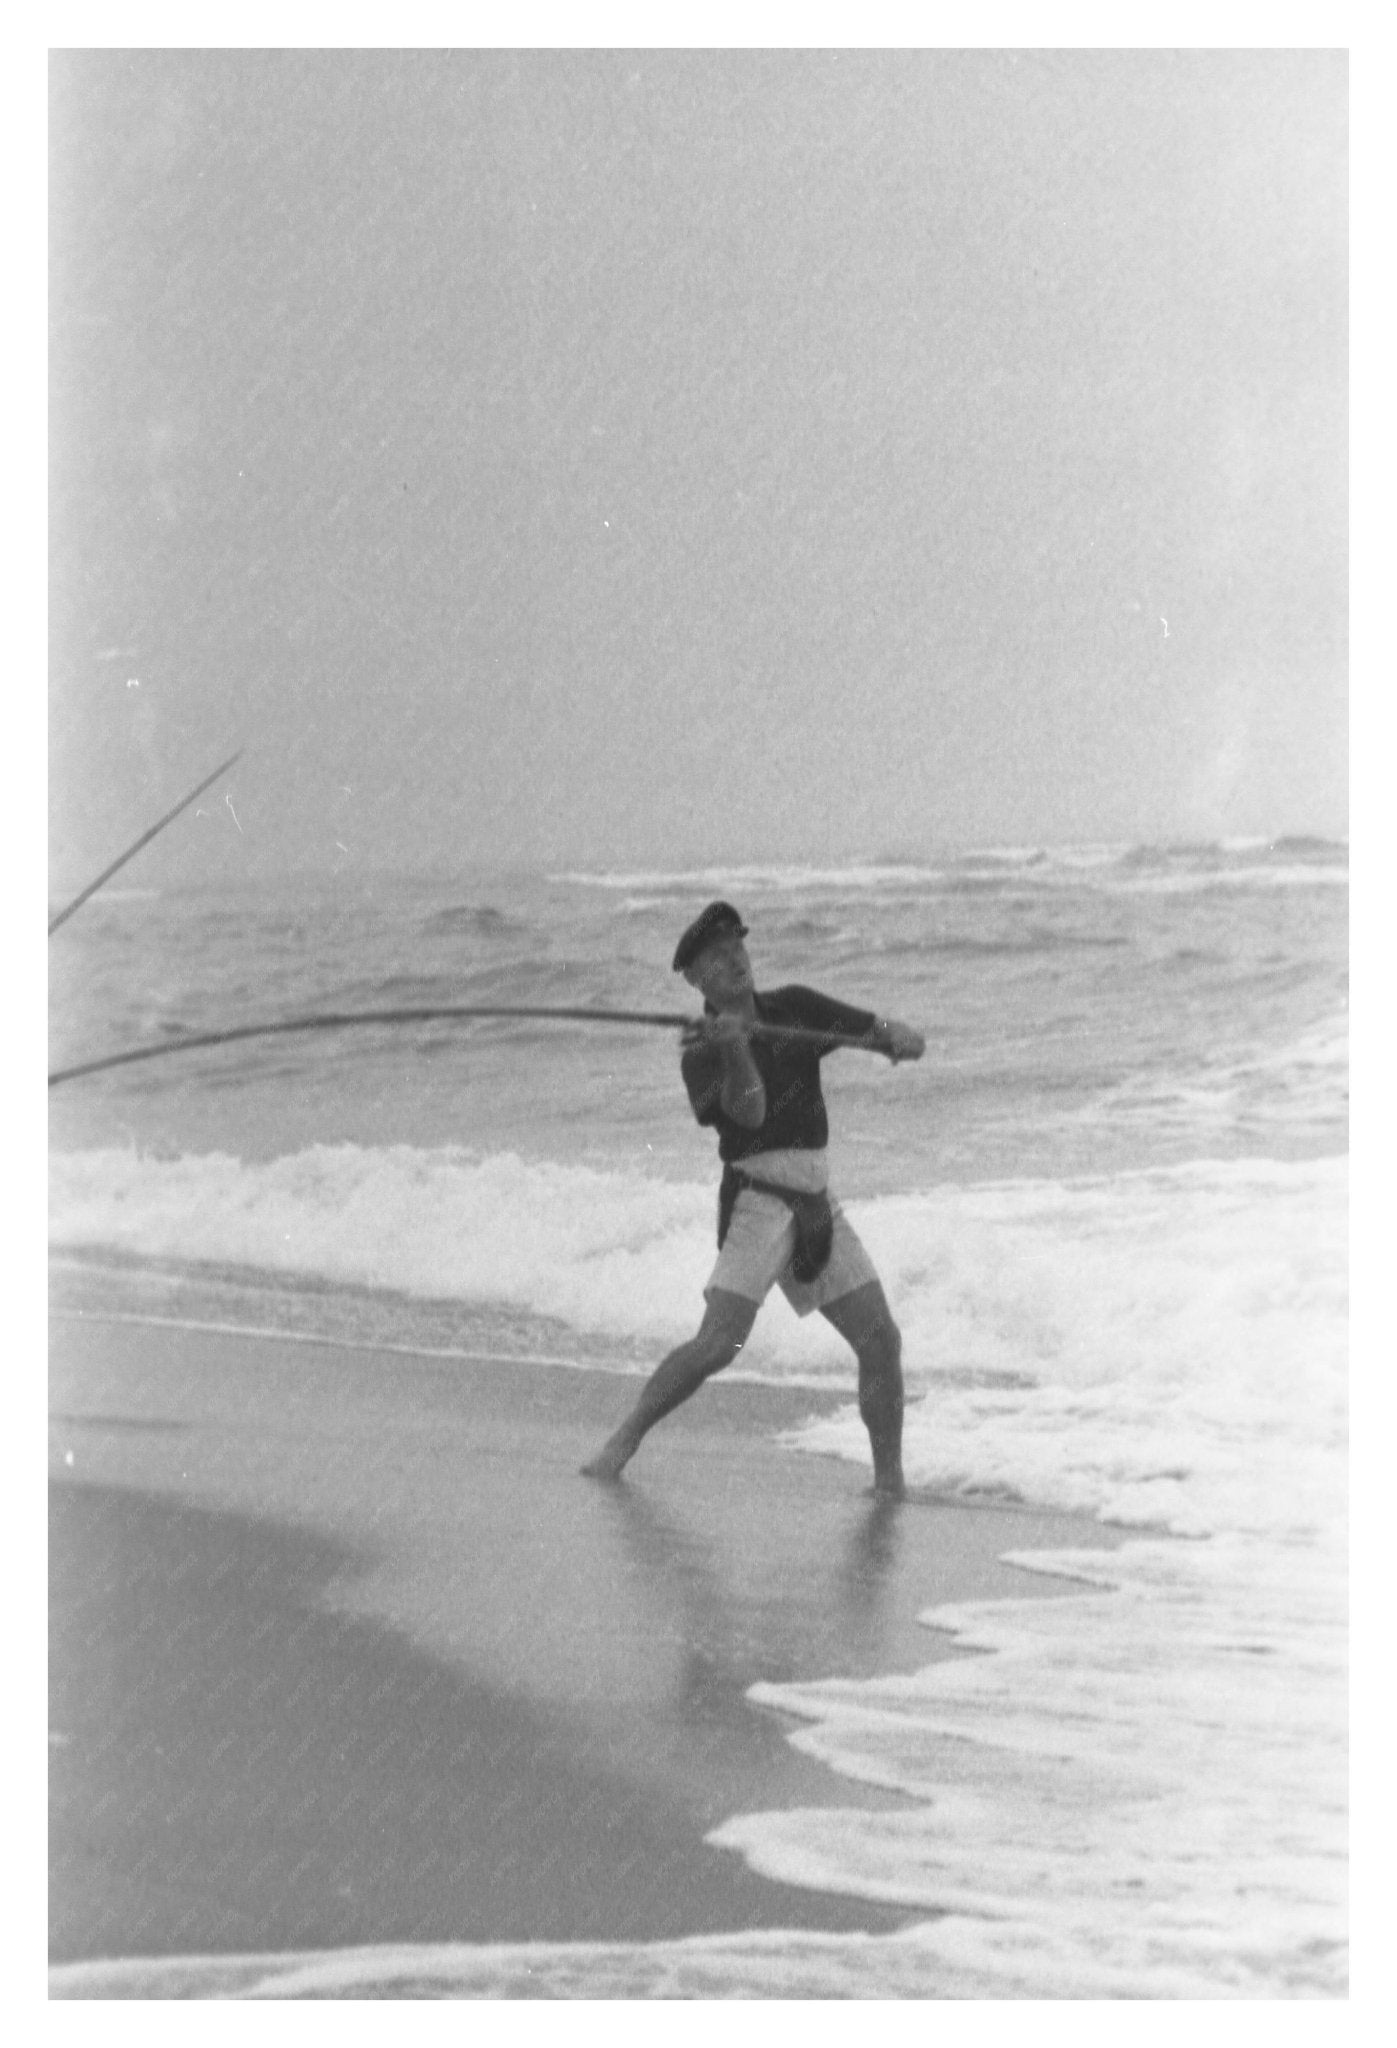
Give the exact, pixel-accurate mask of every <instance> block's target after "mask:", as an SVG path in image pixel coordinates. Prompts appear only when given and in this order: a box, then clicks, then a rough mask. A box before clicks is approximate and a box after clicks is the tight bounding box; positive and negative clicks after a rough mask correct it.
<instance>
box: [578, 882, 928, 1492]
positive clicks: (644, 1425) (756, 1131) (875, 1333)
mask: <svg viewBox="0 0 1397 2048" xmlns="http://www.w3.org/2000/svg"><path fill="white" fill-rule="evenodd" d="M746 937H747V926H746V925H745V924H744V923H743V922H742V919H741V917H740V916H739V915H738V913H737V911H736V910H734V909H733V906H732V905H731V904H730V903H721V902H720V903H710V904H709V905H708V908H707V909H706V910H704V911H703V912H701V914H700V915H699V916H698V917H696V918H695V919H694V922H693V923H692V924H691V925H690V926H689V928H688V930H687V931H686V932H685V933H684V935H683V937H682V938H681V939H680V941H679V945H678V947H677V949H676V951H675V955H674V968H675V972H676V973H678V974H682V975H683V976H684V979H685V980H686V981H687V982H688V983H689V985H690V987H691V988H696V989H697V990H698V991H699V992H700V994H701V995H702V996H703V999H704V1017H703V1021H702V1023H701V1024H699V1025H698V1026H696V1027H694V1029H693V1031H692V1032H691V1033H690V1034H689V1035H687V1036H686V1041H685V1049H684V1053H683V1056H682V1060H681V1071H682V1073H683V1076H684V1085H685V1087H686V1088H687V1089H688V1091H689V1100H690V1102H691V1103H692V1105H693V1110H694V1115H695V1116H696V1117H697V1118H698V1120H699V1122H700V1123H701V1124H708V1125H711V1126H712V1127H713V1128H714V1129H715V1130H716V1131H717V1133H718V1152H719V1156H720V1158H721V1159H722V1161H723V1185H722V1189H721V1192H720V1195H719V1211H718V1218H719V1220H718V1246H719V1250H718V1263H717V1264H716V1265H715V1266H714V1268H713V1271H712V1274H711V1275H710V1276H709V1281H708V1285H707V1287H706V1288H705V1289H704V1297H705V1300H706V1301H707V1304H708V1306H707V1308H706V1310H705V1312H704V1317H703V1321H702V1323H701V1324H700V1326H699V1330H698V1334H697V1336H695V1337H693V1338H691V1339H690V1341H689V1342H688V1343H687V1344H681V1345H680V1346H679V1347H678V1349H677V1350H675V1351H671V1352H670V1354H669V1356H668V1357H667V1358H665V1359H664V1360H663V1361H662V1363H661V1364H660V1365H659V1366H658V1367H657V1368H656V1370H655V1372H654V1373H653V1374H652V1376H651V1377H650V1379H649V1380H647V1382H646V1384H645V1387H644V1389H643V1391H642V1393H641V1396H640V1399H639V1400H638V1401H637V1402H636V1405H635V1407H634V1409H633V1410H632V1412H631V1414H630V1415H629V1416H628V1417H627V1419H626V1421H625V1422H623V1423H622V1425H621V1427H620V1428H619V1429H618V1430H617V1431H616V1433H615V1435H614V1436H612V1437H611V1438H609V1439H608V1441H607V1442H606V1443H605V1444H604V1445H603V1446H602V1449H601V1450H600V1451H599V1452H598V1454H597V1456H596V1457H595V1458H593V1459H592V1460H591V1462H590V1463H589V1464H587V1465H584V1466H583V1468H582V1469H583V1471H584V1472H585V1473H587V1474H588V1475H589V1477H591V1478H594V1479H615V1478H617V1477H618V1476H619V1474H620V1472H621V1470H622V1468H623V1467H624V1466H625V1465H627V1464H628V1463H629V1461H630V1460H631V1458H632V1457H633V1456H634V1455H635V1453H636V1451H637V1449H638V1448H639V1446H640V1442H641V1439H642V1438H643V1437H644V1436H645V1435H646V1433H647V1431H649V1430H651V1429H653V1427H654V1426H655V1424H656V1423H657V1422H658V1421H659V1420H660V1418H661V1417H662V1416H665V1415H668V1414H669V1412H670V1410H671V1409H673V1408H677V1407H678V1406H679V1404H680V1403H681V1402H682V1401H687V1400H688V1398H689V1396H690V1395H691V1394H693V1393H696V1392H697V1391H698V1389H699V1388H700V1387H701V1386H702V1384H703V1382H704V1381H705V1380H706V1379H708V1378H709V1377H710V1376H711V1375H712V1374H713V1373H715V1372H721V1371H722V1370H723V1367H724V1366H726V1365H731V1363H732V1361H733V1359H734V1358H736V1356H737V1354H738V1352H739V1351H740V1350H741V1349H742V1347H743V1345H744V1344H745V1343H746V1341H747V1338H748V1335H749V1333H750V1331H751V1328H752V1325H753V1323H754V1322H755V1321H756V1316H757V1310H758V1309H759V1308H760V1307H761V1305H762V1302H763V1301H764V1300H765V1299H766V1296H767V1294H768V1293H769V1292H770V1290H771V1288H772V1286H773V1285H775V1284H779V1286H780V1288H781V1290H782V1292H783V1293H784V1294H785V1296H786V1299H787V1300H788V1301H789V1302H790V1303H791V1306H792V1307H793V1308H794V1309H795V1311H796V1313H797V1314H798V1315H802V1316H805V1315H809V1313H810V1312H811V1310H812V1309H816V1308H818V1309H819V1310H820V1312H821V1314H822V1315H823V1316H825V1318H826V1319H827V1320H828V1321H829V1322H831V1323H832V1324H833V1325H834V1327H835V1329H836V1330H838V1332H839V1334H840V1336H841V1337H843V1338H845V1339H846V1341H847V1342H848V1343H849V1344H850V1345H852V1347H853V1349H854V1352H855V1354H856V1356H857V1358H858V1362H859V1413H860V1414H861V1415H862V1417H863V1420H864V1425H865V1427H866V1428H867V1430H868V1435H869V1441H870V1442H871V1444H872V1446H873V1483H874V1486H875V1488H876V1489H877V1490H878V1491H879V1492H880V1493H885V1494H892V1495H897V1494H900V1493H901V1492H902V1491H903V1481H902V1339H901V1336H900V1334H899V1332H898V1328H897V1325H896V1323H895V1322H894V1321H893V1319H892V1314H891V1312H890V1310H889V1308H888V1304H887V1301H886V1299H885V1297H884V1294H883V1289H882V1285H881V1283H880V1282H879V1279H878V1275H877V1274H876V1273H875V1271H874V1270H873V1265H872V1261H871V1260H870V1259H869V1256H868V1254H867V1252H866V1251H865V1250H864V1248H863V1246H862V1245H861V1244H860V1243H859V1240H858V1238H857V1237H856V1236H855V1234H854V1231H853V1229H852V1227H851V1225H850V1224H849V1222H848V1220H847V1218H846V1217H845V1215H844V1212H843V1210H842V1209H841V1208H840V1207H839V1204H838V1203H837V1202H835V1201H833V1200H831V1198H830V1196H829V1192H828V1178H827V1172H826V1164H825V1146H826V1143H827V1141H828V1136H829V1122H828V1118H827V1116H826V1112H825V1101H824V1096H823V1094H822V1093H821V1090H820V1061H821V1059H822V1058H823V1057H824V1056H825V1055H826V1054H827V1053H828V1052H830V1051H831V1050H832V1049H833V1048H832V1047H831V1045H830V1044H829V1042H828V1037H827V1036H826V1037H824V1038H823V1039H822V1037H821V1034H829V1033H835V1034H838V1035H839V1036H840V1037H850V1038H857V1039H859V1040H861V1041H862V1042H863V1043H864V1044H865V1045H868V1046H870V1047H872V1048H873V1049H874V1050H876V1051H878V1052H882V1053H884V1054H886V1056H887V1057H888V1058H889V1059H890V1060H894V1061H896V1060H917V1059H920V1058H921V1056H922V1054H923V1053H924V1052H925V1051H926V1040H925V1039H924V1038H923V1037H922V1034H921V1033H920V1032H919V1031H914V1030H912V1029H911V1027H910V1026H909V1025H906V1024H898V1023H895V1022H893V1021H892V1020H891V1019H887V1018H884V1019H879V1018H878V1017H876V1016H874V1014H873V1012H872V1011H870V1010H856V1009H852V1008H851V1007H850V1006H849V1005H848V1004H847V1003H838V1002H835V1001H834V1000H833V998H832V997H830V996H823V995H819V994H817V992H816V991H815V990H814V989H810V988H802V987H800V986H798V985H792V986H790V987H787V988H778V989H772V990H771V991H769V992H768V993H762V994H759V993H758V992H757V989H756V987H755V985H754V983H753V980H752V965H751V962H750V960H749V959H748V957H747V948H746V946H745V944H744V943H743V942H744V940H745V939H746ZM758 1026H761V1027H765V1028H763V1029H761V1030H757V1029H755V1028H754V1027H758ZM782 1026H785V1027H787V1030H788V1031H789V1033H790V1035H789V1036H783V1035H781V1032H780V1027H782ZM772 1027H775V1028H774V1029H773V1028H772Z"/></svg>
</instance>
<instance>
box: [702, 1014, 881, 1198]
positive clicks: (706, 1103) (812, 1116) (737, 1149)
mask: <svg viewBox="0 0 1397 2048" xmlns="http://www.w3.org/2000/svg"><path fill="white" fill-rule="evenodd" d="M754 1001H755V1003H756V1009H757V1017H758V1019H759V1021H760V1022H761V1023H763V1024H790V1025H795V1026H797V1027H798V1028H799V1029H801V1030H802V1031H833V1032H838V1033H840V1034H841V1035H843V1036H847V1037H850V1038H862V1037H865V1036H866V1035H867V1034H868V1033H869V1032H870V1031H872V1030H873V1029H874V1028H875V1026H876V1024H877V1021H878V1020H877V1018H876V1017H875V1015H874V1013H873V1011H872V1010H856V1009H854V1008H853V1007H852V1005H850V1004H849V1003H840V1002H836V1000H835V999H834V997H833V996H824V995H821V994H820V993H819V991H818V990H817V989H813V988H802V987H801V986H800V985H799V983H791V984H790V985H789V986H788V987H786V988H775V989H770V990H768V991H767V992H765V993H758V994H757V995H756V996H755V997H754ZM749 1049H750V1051H751V1054H752V1058H753V1061H754V1062H755V1064H756V1069H757V1072H758V1073H759V1074H760V1075H761V1078H762V1085H763V1087H764V1088H765V1090H766V1115H765V1117H764V1118H763V1119H762V1121H761V1123H760V1124H758V1125H757V1126H756V1128H755V1129H752V1128H751V1127H749V1126H748V1125H746V1124H740V1123H738V1122H737V1121H736V1120H735V1118H733V1117H730V1116H728V1115H727V1114H726V1112H725V1111H724V1109H723V1104H722V1085H723V1066H722V1055H721V1053H720V1051H719V1049H718V1047H717V1046H716V1045H712V1044H709V1045H694V1046H689V1047H687V1048H686V1050H685V1052H684V1053H683V1056H682V1058H681V1061H680V1071H681V1072H682V1074H683V1076H684V1086H685V1087H686V1088H687V1089H688V1091H689V1100H690V1102H691V1103H692V1104H693V1110H694V1115H695V1116H696V1117H697V1118H698V1120H699V1122H700V1123H701V1124H711V1125H712V1126H713V1128H714V1129H715V1130H716V1131H717V1133H718V1156H719V1158H720V1159H722V1160H723V1161H725V1162H726V1163H729V1164H731V1163H733V1162H735V1161H737V1160H741V1159H747V1158H750V1157H751V1156H752V1155H753V1154H754V1153H757V1152H775V1151H784V1150H786V1149H788V1148H789V1149H791V1150H796V1151H804V1152H819V1151H823V1149H824V1147H825V1146H826V1145H827V1144H828V1143H829V1117H828V1115H827V1114H826V1111H825V1098H824V1095H823V1093H822V1092H821V1089H820V1061H821V1060H822V1059H823V1058H824V1056H825V1051H826V1050H831V1049H832V1048H823V1049H822V1048H821V1047H820V1046H819V1045H818V1044H815V1045H812V1044H810V1043H809V1042H808V1041H801V1040H795V1041H790V1040H782V1039H771V1038H753V1039H751V1040H750V1041H749Z"/></svg>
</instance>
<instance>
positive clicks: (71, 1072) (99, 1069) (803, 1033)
mask: <svg viewBox="0 0 1397 2048" xmlns="http://www.w3.org/2000/svg"><path fill="white" fill-rule="evenodd" d="M472 1017H544V1018H553V1019H555V1020H560V1021H566V1022H570V1023H578V1024H639V1025H649V1026H653V1027H658V1028H660V1029H662V1030H666V1031H686V1030H696V1029H697V1028H698V1025H699V1022H700V1020H699V1019H698V1018H696V1017H684V1016H679V1015H676V1014H675V1013H674V1012H673V1011H669V1010H663V1011H661V1010H585V1009H558V1008H542V1007H538V1006H535V1005H524V1004H509V1003H469V1004H453V1005H451V1006H450V1007H433V1008H431V1009H414V1010H345V1011H325V1012H320V1013H318V1014H316V1015H314V1016H309V1017H288V1018H285V1019H284V1020H283V1021H282V1022H281V1023H278V1024H239V1025H235V1026H234V1027H233V1028H232V1029H231V1030H227V1031H200V1032H197V1033H194V1034H192V1035H191V1036H189V1037H186V1038H167V1039H165V1040H163V1041H162V1042H161V1043H160V1044H159V1045H137V1046H133V1047H132V1048H131V1049H130V1050H129V1051H128V1052H114V1053H107V1054H106V1055H105V1056H104V1057H103V1058H102V1059H96V1060H84V1061H83V1062H82V1063H81V1064H80V1065H78V1066H73V1067H60V1068H59V1070H58V1072H57V1073H54V1074H50V1075H49V1087H50V1088H56V1087H57V1086H58V1084H59V1083H60V1082H61V1081H76V1080H77V1079H78V1078H79V1077H80V1076H81V1075H83V1074H100V1073H103V1072H105V1071H106V1069H108V1068H109V1067H126V1066H133V1065H134V1064H135V1063H136V1062H137V1061H138V1060H158V1059H164V1058H166V1057H167V1056H168V1055H169V1054H171V1053H177V1052H193V1051H195V1050H196V1049H197V1048H198V1047H200V1046H208V1045H231V1044H232V1043H233V1042H234V1041H235V1040H237V1039H244V1038H275V1037H281V1036H285V1035H286V1034H288V1033H290V1032H295V1031H344V1030H349V1029H351V1028H353V1027H354V1026H356V1025H363V1024H431V1023H439V1022H443V1021H448V1020H454V1019H457V1018H472ZM749 1035H750V1036H751V1037H753V1038H779V1039H782V1040H787V1041H792V1042H794V1043H797V1044H800V1043H808V1044H819V1045H821V1046H823V1047H824V1048H825V1049H826V1050H827V1051H830V1052H833V1051H835V1050H836V1049H837V1048H838V1047H840V1046H849V1047H852V1048H861V1049H862V1050H863V1051H864V1052H874V1051H877V1050H879V1048H878V1047H876V1046H875V1045H873V1044H872V1043H871V1041H870V1040H869V1039H868V1038H866V1037H864V1038H859V1037H853V1036H851V1035H849V1034H847V1033H843V1032H837V1031H807V1030H804V1029H802V1028H801V1027H800V1026H798V1025H788V1024H753V1025H752V1026H751V1027H750V1030H749Z"/></svg>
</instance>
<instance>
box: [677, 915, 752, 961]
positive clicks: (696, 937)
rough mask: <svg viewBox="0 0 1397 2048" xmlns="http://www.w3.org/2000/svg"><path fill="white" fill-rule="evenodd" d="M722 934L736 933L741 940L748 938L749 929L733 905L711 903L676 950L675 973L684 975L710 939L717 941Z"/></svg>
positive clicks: (690, 927) (695, 920)
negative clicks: (685, 970)
mask: <svg viewBox="0 0 1397 2048" xmlns="http://www.w3.org/2000/svg"><path fill="white" fill-rule="evenodd" d="M721 932H736V933H737V936H738V937H739V938H740V939H745V938H746V936H747V927H746V925H745V924H744V923H743V922H742V919H741V918H740V917H739V915H738V913H737V912H736V911H735V910H734V909H733V907H732V905H731V903H710V904H709V906H708V908H707V910H701V911H700V912H699V914H698V916H697V917H696V918H695V919H694V921H693V923H692V924H691V925H690V926H689V929H688V930H687V931H686V932H685V934H684V936H683V938H682V939H681V940H680V941H679V944H678V945H677V946H676V947H675V949H674V971H675V973H676V974H682V973H683V972H684V969H685V968H686V967H688V966H689V965H690V964H691V962H693V961H694V960H697V958H698V956H699V954H700V953H701V952H702V951H703V949H704V947H705V946H706V945H707V944H708V942H709V940H710V939H716V938H717V937H718V935H719V934H720V933H721Z"/></svg>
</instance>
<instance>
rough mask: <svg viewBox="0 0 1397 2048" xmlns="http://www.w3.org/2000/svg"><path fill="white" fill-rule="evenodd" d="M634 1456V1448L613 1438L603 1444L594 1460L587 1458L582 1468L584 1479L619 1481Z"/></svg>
mask: <svg viewBox="0 0 1397 2048" xmlns="http://www.w3.org/2000/svg"><path fill="white" fill-rule="evenodd" d="M634 1455H635V1452H634V1447H633V1446H632V1445H631V1444H628V1443H625V1442H618V1441H617V1439H616V1438H615V1437H614V1436H613V1437H611V1438H610V1439H609V1441H608V1442H606V1443H604V1444H603V1445H602V1447H601V1449H600V1450H599V1451H598V1452H597V1455H596V1456H595V1458H589V1459H588V1460H587V1463H586V1464H585V1465H584V1466H583V1467H582V1475H583V1477H584V1478H585V1479H619V1478H620V1477H621V1474H622V1472H624V1470H625V1469H626V1467H627V1465H629V1463H630V1462H631V1459H632V1457H633V1456H634Z"/></svg>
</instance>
